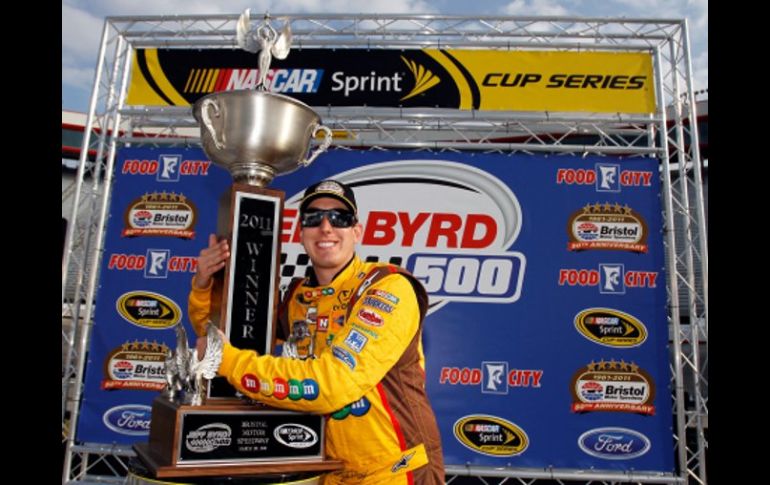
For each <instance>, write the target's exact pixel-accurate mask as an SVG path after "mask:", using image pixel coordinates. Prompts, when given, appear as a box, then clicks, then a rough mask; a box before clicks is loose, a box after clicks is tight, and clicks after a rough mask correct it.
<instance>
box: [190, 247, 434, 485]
mask: <svg viewBox="0 0 770 485" xmlns="http://www.w3.org/2000/svg"><path fill="white" fill-rule="evenodd" d="M209 308H210V291H207V290H198V289H195V287H193V291H192V293H191V294H190V299H189V312H188V313H189V315H190V319H191V320H192V323H193V327H194V328H195V331H196V333H198V334H199V335H201V334H203V333H204V331H205V330H204V324H205V322H206V321H207V319H208V316H209ZM426 308H427V295H426V294H425V290H424V288H423V287H422V285H421V284H420V283H419V282H418V281H416V280H415V279H414V278H413V277H412V276H411V275H409V274H408V273H405V272H402V271H401V270H400V269H399V268H397V267H395V266H392V265H386V264H381V263H366V262H362V261H361V260H360V259H359V258H358V256H354V257H353V259H352V260H351V261H350V263H349V264H348V265H347V266H346V267H345V268H344V269H343V270H342V271H340V273H338V274H337V275H336V276H335V277H334V279H333V281H332V282H331V283H330V284H329V285H325V286H319V285H317V284H316V282H315V278H314V277H313V275H311V276H310V277H308V278H305V279H304V280H301V281H296V283H295V284H292V285H291V286H290V287H289V289H288V290H287V291H286V294H285V296H284V299H283V301H282V303H281V307H280V308H279V312H278V313H279V316H278V319H279V333H280V329H281V328H282V329H283V337H284V338H285V337H286V336H288V335H291V333H290V332H291V329H292V327H293V325H294V324H295V323H299V322H304V323H305V324H306V325H307V327H308V328H309V330H310V335H311V337H308V339H310V338H312V339H314V352H313V353H314V354H315V356H316V358H309V359H306V360H299V359H288V358H279V357H273V356H269V355H261V356H259V355H257V353H256V352H254V351H252V350H239V349H237V348H235V347H233V346H231V345H229V343H226V344H225V348H224V351H223V358H222V364H221V365H220V368H219V374H220V375H222V376H224V377H225V378H227V380H228V381H229V382H230V384H232V385H233V386H235V387H236V388H237V389H238V390H239V391H240V392H242V393H243V394H245V395H247V396H248V397H250V398H253V399H256V400H259V401H261V402H264V403H265V404H268V405H270V406H273V407H276V408H283V409H290V410H295V411H304V412H311V413H317V414H326V415H328V416H327V421H326V453H327V456H328V457H329V458H332V459H337V460H341V461H342V462H343V463H344V468H343V469H342V470H339V471H336V472H332V473H330V474H328V475H326V476H325V477H324V482H323V483H324V484H365V485H373V484H394V485H396V484H417V485H431V484H439V483H444V470H443V458H442V453H441V440H440V436H439V432H438V426H437V424H436V419H435V416H434V414H433V410H432V409H431V407H430V403H429V402H428V396H427V394H426V392H425V371H424V356H423V351H422V342H421V336H422V319H423V317H424V315H425V309H426ZM302 347H303V346H302V345H300V346H298V348H299V350H300V351H307V350H308V348H310V346H309V345H308V346H307V347H305V348H302Z"/></svg>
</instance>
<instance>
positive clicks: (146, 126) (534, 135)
mask: <svg viewBox="0 0 770 485" xmlns="http://www.w3.org/2000/svg"><path fill="white" fill-rule="evenodd" d="M238 17H239V14H238V13H234V14H230V15H205V16H204V15H189V16H183V15H180V16H132V17H108V18H107V19H106V20H105V24H104V29H103V32H102V37H101V45H100V47H99V54H98V60H97V64H96V71H95V77H94V88H93V91H92V94H91V99H90V104H89V108H88V116H87V121H86V129H85V137H84V141H83V146H82V150H81V154H80V160H79V167H78V172H77V176H76V178H75V180H74V182H73V183H72V185H70V186H68V187H63V188H62V200H63V201H64V200H65V199H67V200H69V199H71V200H72V202H73V204H72V206H73V209H72V213H71V215H70V216H69V225H68V230H67V235H66V239H65V251H64V257H63V261H62V416H61V417H62V442H63V444H64V445H65V459H64V475H63V481H64V482H66V483H86V482H91V481H99V482H115V483H119V482H121V481H122V475H124V474H125V471H126V467H127V460H128V458H129V457H131V456H132V455H133V452H132V451H131V450H130V449H128V448H124V447H119V446H112V445H108V444H94V443H77V442H75V439H74V438H75V431H76V430H75V427H76V424H77V418H78V415H79V410H80V407H79V406H80V400H81V397H82V395H81V392H82V382H83V374H84V369H85V363H86V351H87V349H88V345H89V337H90V330H91V328H92V325H93V313H94V312H93V310H94V305H95V301H94V296H95V292H96V288H97V285H98V275H99V263H100V261H101V256H102V252H103V245H104V244H103V243H104V228H105V221H106V218H107V212H108V207H109V200H110V189H109V188H110V186H111V178H112V170H113V164H114V161H115V154H116V150H117V148H118V147H120V146H123V145H125V144H129V143H143V144H145V145H150V146H155V145H157V146H162V145H180V146H185V145H189V146H198V145H199V139H198V130H197V125H196V123H195V122H194V120H193V117H192V114H191V110H190V109H189V108H188V107H149V106H128V105H126V104H125V97H126V93H127V89H128V78H129V71H130V67H131V57H132V55H133V51H134V49H137V48H153V47H158V48H180V49H183V48H188V49H191V48H222V49H237V45H236V42H235V31H236V30H235V26H236V22H237V20H238ZM261 18H263V16H262V15H254V14H252V21H255V20H259V19H261ZM271 18H272V19H276V20H278V21H279V22H282V21H284V20H287V21H289V22H290V23H291V29H292V34H293V48H294V49H302V48H337V49H344V48H369V49H402V48H403V49H409V48H412V49H416V48H442V49H495V50H528V49H537V50H542V49H549V50H563V51H581V50H591V51H596V50H603V51H625V52H649V53H650V54H651V55H652V57H653V64H654V73H655V80H654V84H655V91H656V97H657V100H658V111H657V112H656V113H654V114H652V115H643V114H642V115H640V114H633V113H612V114H606V113H567V112H559V113H554V112H514V111H494V112H493V111H478V110H476V111H459V110H449V109H431V108H408V109H406V108H404V109H400V108H343V107H315V109H316V111H318V113H319V114H320V115H321V117H322V118H323V120H324V124H325V125H327V126H329V127H330V128H332V129H333V130H335V131H336V133H338V134H341V135H342V136H340V137H338V139H336V140H335V142H334V144H335V145H337V146H347V147H351V148H352V147H356V148H371V149H378V148H395V149H426V150H480V151H485V152H501V153H534V152H547V153H552V154H556V155H558V154H561V153H572V154H575V153H578V154H599V155H601V154H622V155H628V156H644V157H655V158H658V159H659V160H660V161H661V179H662V193H661V197H662V198H663V201H664V211H665V213H664V225H665V241H664V242H665V245H666V266H667V277H668V280H667V285H666V286H667V290H668V298H669V324H670V334H671V336H672V337H671V345H672V360H671V379H672V384H673V386H672V388H673V389H674V390H675V393H674V399H673V401H672V406H673V410H674V415H675V416H676V425H675V430H674V437H675V442H676V445H677V448H676V454H677V455H676V462H677V465H678V467H677V471H676V472H675V473H674V474H673V475H655V474H650V473H648V474H634V475H630V474H613V473H597V472H591V473H589V472H587V471H581V470H577V471H575V470H572V471H570V470H556V469H553V470H531V469H514V468H506V469H491V468H483V467H482V468H476V467H463V466H449V467H447V482H448V483H451V482H453V481H454V480H456V479H458V477H460V476H463V475H465V476H474V477H479V478H478V480H479V483H487V482H486V481H485V480H484V479H483V478H482V477H504V479H507V480H511V483H513V480H516V481H517V482H520V483H533V482H535V481H536V480H538V479H550V480H556V481H557V482H559V483H569V482H570V481H571V480H580V481H583V482H585V480H591V481H592V483H593V482H594V481H595V482H605V483H615V482H623V483H627V482H633V483H683V482H689V483H701V484H705V483H706V468H705V461H706V459H705V453H706V448H707V440H706V434H705V432H706V431H707V428H708V380H707V375H705V373H704V369H706V368H707V367H706V366H707V362H706V359H705V357H706V354H705V352H703V351H704V349H706V348H707V344H708V249H707V243H706V223H705V208H704V194H703V180H702V177H703V172H702V170H703V167H702V164H701V157H700V153H699V150H698V133H697V130H696V126H697V124H696V123H695V120H696V113H695V93H694V89H693V81H692V65H691V56H690V48H689V40H688V39H689V36H688V32H687V29H688V24H687V21H686V20H682V19H625V18H624V19H612V18H575V17H497V16H495V17H466V16H441V15H336V14H285V15H284V14H272V15H271ZM89 150H93V152H92V153H95V157H94V160H95V161H94V162H89V161H88V151H89Z"/></svg>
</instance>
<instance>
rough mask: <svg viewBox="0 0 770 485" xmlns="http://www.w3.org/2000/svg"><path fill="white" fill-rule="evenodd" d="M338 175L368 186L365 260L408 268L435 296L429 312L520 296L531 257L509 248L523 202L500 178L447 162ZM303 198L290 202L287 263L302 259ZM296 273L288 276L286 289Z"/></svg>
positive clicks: (363, 215) (363, 196)
mask: <svg viewBox="0 0 770 485" xmlns="http://www.w3.org/2000/svg"><path fill="white" fill-rule="evenodd" d="M334 178H335V179H337V180H340V181H342V182H345V183H347V184H349V185H350V186H351V187H353V188H356V187H363V186H365V187H366V190H365V191H361V193H360V195H359V197H360V200H359V207H360V208H362V210H361V211H360V214H359V216H360V219H361V221H362V223H363V225H364V231H363V234H362V241H361V246H360V251H359V255H360V256H361V258H362V259H364V260H374V261H389V262H391V263H393V264H396V265H400V266H403V267H405V268H406V269H407V270H409V271H410V272H411V273H412V274H413V275H414V276H415V277H416V278H417V279H418V280H420V281H421V282H422V284H423V285H424V286H425V289H426V290H427V291H428V294H429V296H430V305H431V308H430V309H429V310H428V311H429V313H431V312H434V311H436V310H438V309H439V308H441V307H442V306H443V305H445V304H447V303H449V302H452V301H457V302H485V303H512V302H515V301H516V300H518V299H519V297H520V295H521V288H522V282H523V280H524V271H525V266H526V258H525V256H524V254H522V253H520V252H517V251H509V248H511V246H512V245H513V243H514V242H515V241H516V238H517V237H518V235H519V232H520V230H521V225H522V212H521V207H520V205H519V202H518V199H517V197H516V196H515V195H514V194H513V192H511V190H510V189H509V188H508V187H507V186H506V185H505V184H504V183H503V182H502V181H500V180H499V179H498V178H496V177H494V176H493V175H491V174H489V173H487V172H485V171H483V170H480V169H478V168H475V167H472V166H470V165H466V164H462V163H457V162H452V161H447V160H440V161H439V160H399V161H390V162H382V163H376V164H371V165H367V166H364V167H360V168H356V169H352V170H349V171H346V172H343V173H340V174H336V175H334ZM394 194H398V196H397V197H394ZM301 197H302V193H301V192H300V193H297V194H295V195H294V196H293V197H291V198H289V199H288V200H287V203H286V205H287V209H285V210H284V222H283V225H282V228H283V229H282V231H283V232H282V241H283V243H284V248H285V251H286V253H287V258H286V259H287V260H288V261H295V260H297V261H299V260H298V259H296V258H298V257H299V254H300V252H301V251H302V248H301V246H300V245H299V232H300V229H301V228H300V225H299V221H298V218H297V209H296V207H297V205H298V203H299V201H300V199H301ZM383 200H386V201H388V205H387V207H384V206H383V205H382V202H381V201H383ZM449 200H451V201H452V204H451V205H449V206H448V204H447V201H449ZM449 207H451V208H449ZM364 208H369V209H368V210H364ZM295 243H296V244H295ZM295 271H296V270H295ZM298 274H299V273H298ZM291 276H292V275H291V274H289V275H285V276H284V279H285V280H284V281H282V285H283V286H286V285H288V283H289V280H290V278H291Z"/></svg>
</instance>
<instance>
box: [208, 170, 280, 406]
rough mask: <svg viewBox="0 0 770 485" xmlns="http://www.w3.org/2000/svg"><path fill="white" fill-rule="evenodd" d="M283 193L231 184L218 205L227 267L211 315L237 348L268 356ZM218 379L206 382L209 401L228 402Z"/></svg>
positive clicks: (228, 391) (228, 390) (229, 394)
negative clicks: (226, 247) (227, 251)
mask: <svg viewBox="0 0 770 485" xmlns="http://www.w3.org/2000/svg"><path fill="white" fill-rule="evenodd" d="M283 201H284V193H283V191H280V190H273V189H265V188H258V187H254V186H252V185H246V184H240V183H235V184H233V185H232V186H231V188H230V192H229V193H228V194H225V196H224V199H223V200H222V201H221V202H220V206H219V219H218V221H219V233H220V234H228V235H230V264H228V265H226V267H225V271H224V274H223V275H222V274H221V273H220V274H219V275H216V276H215V278H214V286H213V290H212V295H211V302H212V308H211V316H212V320H213V321H214V323H215V324H217V325H218V326H219V328H220V329H221V330H222V331H223V332H225V334H226V335H227V337H228V339H229V340H230V343H232V344H233V346H235V347H237V348H239V349H250V350H255V351H257V353H259V354H260V355H269V354H270V353H271V352H272V349H273V341H274V340H275V319H276V317H277V315H276V311H277V308H278V303H279V295H278V286H279V282H280V275H279V272H278V268H279V266H280V256H281V215H282V214H283ZM235 396H236V391H235V389H234V388H233V387H232V386H231V385H230V384H229V383H228V382H227V381H226V380H225V379H224V378H222V377H216V378H214V379H212V380H211V383H210V385H209V391H208V397H209V398H214V399H216V398H234V397H235Z"/></svg>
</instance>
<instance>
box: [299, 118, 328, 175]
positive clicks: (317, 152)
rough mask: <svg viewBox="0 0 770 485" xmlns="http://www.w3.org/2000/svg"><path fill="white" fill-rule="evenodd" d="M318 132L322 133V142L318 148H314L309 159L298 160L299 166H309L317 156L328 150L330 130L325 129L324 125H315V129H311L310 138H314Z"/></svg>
mask: <svg viewBox="0 0 770 485" xmlns="http://www.w3.org/2000/svg"><path fill="white" fill-rule="evenodd" d="M319 131H323V132H324V135H325V136H324V141H322V142H321V144H320V145H319V146H318V148H316V149H315V151H314V152H313V153H312V154H311V155H310V158H308V159H306V160H300V161H299V165H302V166H303V167H307V166H309V165H310V164H311V163H313V161H314V160H315V159H316V158H318V155H320V154H322V153H323V152H325V151H326V149H327V148H329V145H331V144H332V130H330V129H329V128H327V127H325V126H324V125H315V128H313V134H312V135H310V136H311V137H313V138H315V134H316V133H318V132H319Z"/></svg>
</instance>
